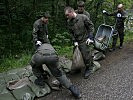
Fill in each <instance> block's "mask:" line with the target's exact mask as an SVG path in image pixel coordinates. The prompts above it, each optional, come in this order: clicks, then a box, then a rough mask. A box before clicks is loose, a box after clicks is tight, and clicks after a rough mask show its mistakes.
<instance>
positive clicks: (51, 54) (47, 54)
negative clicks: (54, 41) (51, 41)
mask: <svg viewBox="0 0 133 100" xmlns="http://www.w3.org/2000/svg"><path fill="white" fill-rule="evenodd" d="M36 53H38V54H40V55H43V56H53V55H56V54H55V53H45V54H44V53H41V52H36Z"/></svg>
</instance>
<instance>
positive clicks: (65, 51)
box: [0, 32, 133, 72]
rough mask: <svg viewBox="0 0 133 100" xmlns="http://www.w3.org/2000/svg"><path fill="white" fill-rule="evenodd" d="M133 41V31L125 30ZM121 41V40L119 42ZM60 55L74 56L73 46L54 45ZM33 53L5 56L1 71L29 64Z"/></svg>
mask: <svg viewBox="0 0 133 100" xmlns="http://www.w3.org/2000/svg"><path fill="white" fill-rule="evenodd" d="M129 41H133V32H125V42H129ZM118 43H119V42H118ZM54 48H55V49H56V51H57V53H58V54H59V56H65V57H67V58H69V59H71V58H72V52H73V46H65V47H63V46H62V47H61V46H54ZM31 57H32V55H31V54H30V53H28V54H27V53H24V54H22V55H21V57H12V56H10V57H8V58H3V60H2V63H1V64H0V72H4V71H8V70H10V69H15V68H20V67H25V66H26V65H28V64H29V62H30V59H31Z"/></svg>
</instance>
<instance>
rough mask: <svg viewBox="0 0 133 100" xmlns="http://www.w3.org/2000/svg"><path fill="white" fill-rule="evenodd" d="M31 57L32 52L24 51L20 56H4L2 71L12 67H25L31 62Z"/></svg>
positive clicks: (1, 65)
mask: <svg viewBox="0 0 133 100" xmlns="http://www.w3.org/2000/svg"><path fill="white" fill-rule="evenodd" d="M30 59H31V54H27V53H24V54H22V55H21V57H20V56H18V55H15V56H10V57H8V58H4V59H3V60H2V61H1V62H2V63H1V64H0V72H3V71H8V70H10V69H14V68H20V67H24V66H26V65H27V64H29V62H30Z"/></svg>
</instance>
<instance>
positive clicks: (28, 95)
mask: <svg viewBox="0 0 133 100" xmlns="http://www.w3.org/2000/svg"><path fill="white" fill-rule="evenodd" d="M12 93H13V95H14V97H15V98H16V99H17V100H34V98H35V94H34V92H33V91H32V90H31V89H30V88H29V86H27V85H25V86H23V87H22V88H19V89H16V90H13V91H12Z"/></svg>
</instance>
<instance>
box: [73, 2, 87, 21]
mask: <svg viewBox="0 0 133 100" xmlns="http://www.w3.org/2000/svg"><path fill="white" fill-rule="evenodd" d="M77 5H78V9H77V10H75V12H76V13H77V14H84V15H86V16H87V17H88V18H89V19H90V14H89V13H88V12H87V11H85V3H84V1H78V2H77Z"/></svg>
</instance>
